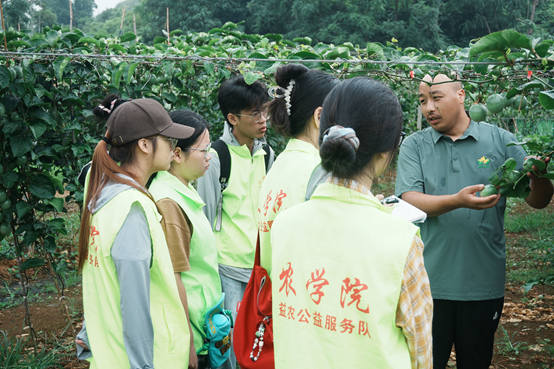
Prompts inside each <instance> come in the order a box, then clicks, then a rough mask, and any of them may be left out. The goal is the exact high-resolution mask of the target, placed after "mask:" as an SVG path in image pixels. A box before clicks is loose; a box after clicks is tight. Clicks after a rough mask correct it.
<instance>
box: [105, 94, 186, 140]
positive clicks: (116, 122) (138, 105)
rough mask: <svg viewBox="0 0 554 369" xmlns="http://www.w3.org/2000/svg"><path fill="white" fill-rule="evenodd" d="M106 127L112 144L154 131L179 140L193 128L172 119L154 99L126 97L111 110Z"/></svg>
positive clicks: (153, 134)
mask: <svg viewBox="0 0 554 369" xmlns="http://www.w3.org/2000/svg"><path fill="white" fill-rule="evenodd" d="M106 128H107V129H108V131H109V132H110V137H111V142H110V143H111V144H112V145H113V146H120V145H124V144H126V143H128V142H131V141H135V140H138V139H140V138H144V137H151V136H155V135H162V136H166V137H169V138H177V139H180V140H182V139H185V138H189V137H190V136H192V135H193V133H194V128H192V127H188V126H185V125H182V124H177V123H175V122H173V121H172V120H171V118H170V117H169V114H168V113H167V111H166V110H165V109H164V107H163V106H162V105H161V104H160V103H159V102H157V101H156V100H153V99H137V100H129V101H127V102H125V103H123V104H121V105H120V106H118V107H117V109H115V110H114V111H113V113H112V114H110V117H109V118H108V121H107V122H106Z"/></svg>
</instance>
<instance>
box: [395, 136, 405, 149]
mask: <svg viewBox="0 0 554 369" xmlns="http://www.w3.org/2000/svg"><path fill="white" fill-rule="evenodd" d="M405 138H406V132H400V142H399V143H398V146H397V148H399V147H400V145H402V142H404V139H405Z"/></svg>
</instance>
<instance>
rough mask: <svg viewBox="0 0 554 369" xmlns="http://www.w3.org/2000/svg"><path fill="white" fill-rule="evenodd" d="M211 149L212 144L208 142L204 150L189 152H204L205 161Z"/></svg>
mask: <svg viewBox="0 0 554 369" xmlns="http://www.w3.org/2000/svg"><path fill="white" fill-rule="evenodd" d="M211 147H212V143H211V142H210V143H209V144H208V146H206V148H205V149H189V150H195V151H203V152H204V159H206V158H207V157H208V151H210V149H211Z"/></svg>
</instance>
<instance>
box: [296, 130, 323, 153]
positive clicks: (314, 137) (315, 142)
mask: <svg viewBox="0 0 554 369" xmlns="http://www.w3.org/2000/svg"><path fill="white" fill-rule="evenodd" d="M294 138H296V139H297V140H300V141H304V142H307V143H309V144H310V145H312V146H313V147H315V148H316V149H318V150H319V129H310V130H309V131H305V132H302V133H301V134H299V135H298V136H296V137H294Z"/></svg>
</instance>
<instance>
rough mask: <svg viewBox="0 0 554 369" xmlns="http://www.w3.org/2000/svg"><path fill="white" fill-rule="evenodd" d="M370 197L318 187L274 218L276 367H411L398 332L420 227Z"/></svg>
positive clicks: (395, 368)
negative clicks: (404, 281) (399, 311)
mask: <svg viewBox="0 0 554 369" xmlns="http://www.w3.org/2000/svg"><path fill="white" fill-rule="evenodd" d="M390 211H391V209H388V208H386V207H384V206H383V205H381V204H380V202H379V201H378V200H377V199H376V198H375V197H373V196H371V195H364V194H362V193H359V192H356V191H353V190H351V189H348V188H345V187H341V186H337V185H334V184H330V183H324V184H321V185H319V186H318V188H317V189H316V191H315V192H314V194H313V196H312V198H311V200H310V201H307V202H304V203H302V204H299V205H296V206H294V207H293V208H292V209H289V210H287V211H285V212H283V213H281V214H279V216H277V218H276V220H275V222H274V223H273V230H272V234H271V240H272V246H273V260H272V264H273V278H272V286H273V291H272V292H273V333H274V344H275V367H276V368H277V369H285V368H286V369H295V368H299V369H300V368H308V367H309V368H319V369H325V368H329V369H331V368H333V369H335V368H360V367H364V368H375V369H409V368H411V363H410V353H409V351H408V345H407V343H406V339H405V337H404V335H403V333H402V330H401V329H400V328H397V327H396V324H395V322H396V311H397V307H398V300H399V296H400V290H401V286H402V279H403V275H404V268H405V264H406V259H407V257H408V253H409V250H410V247H411V245H412V242H413V239H414V236H415V235H416V234H417V233H418V228H417V227H415V226H414V225H413V224H411V223H409V222H407V221H405V220H402V219H399V218H396V217H393V216H391V215H390V214H388V213H389V212H390Z"/></svg>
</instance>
